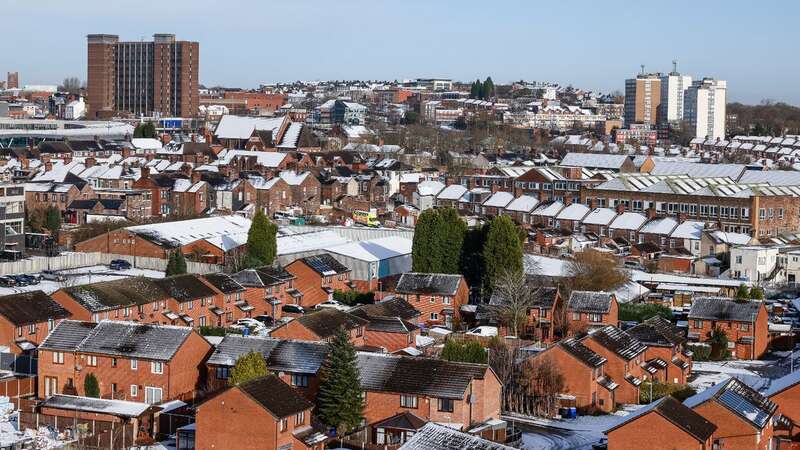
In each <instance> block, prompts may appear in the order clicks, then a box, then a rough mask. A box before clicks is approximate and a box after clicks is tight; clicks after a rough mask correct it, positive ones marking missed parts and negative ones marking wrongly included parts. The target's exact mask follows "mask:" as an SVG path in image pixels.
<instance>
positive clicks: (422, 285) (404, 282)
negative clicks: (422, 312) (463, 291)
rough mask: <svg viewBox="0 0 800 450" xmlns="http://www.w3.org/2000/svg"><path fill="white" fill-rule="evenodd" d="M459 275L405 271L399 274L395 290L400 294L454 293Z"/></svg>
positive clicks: (459, 280) (456, 289)
mask: <svg viewBox="0 0 800 450" xmlns="http://www.w3.org/2000/svg"><path fill="white" fill-rule="evenodd" d="M461 280H462V276H461V275H452V274H446V273H416V272H406V273H404V274H403V275H401V276H400V281H398V282H397V287H396V288H395V292H398V293H401V294H438V295H455V294H456V291H458V286H459V283H460V282H461Z"/></svg>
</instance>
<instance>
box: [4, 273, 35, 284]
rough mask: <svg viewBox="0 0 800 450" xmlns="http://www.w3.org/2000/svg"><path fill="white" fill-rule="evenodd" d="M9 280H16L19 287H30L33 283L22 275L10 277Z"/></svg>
mask: <svg viewBox="0 0 800 450" xmlns="http://www.w3.org/2000/svg"><path fill="white" fill-rule="evenodd" d="M9 278H11V279H12V280H14V282H15V283H16V285H17V286H30V285H31V282H30V280H29V279H27V278H26V277H24V276H22V275H9Z"/></svg>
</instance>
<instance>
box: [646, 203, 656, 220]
mask: <svg viewBox="0 0 800 450" xmlns="http://www.w3.org/2000/svg"><path fill="white" fill-rule="evenodd" d="M657 215H658V212H657V211H656V207H655V206H651V207H649V208H647V220H653V219H655V218H656V216H657Z"/></svg>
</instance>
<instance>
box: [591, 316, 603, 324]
mask: <svg viewBox="0 0 800 450" xmlns="http://www.w3.org/2000/svg"><path fill="white" fill-rule="evenodd" d="M601 320H603V316H602V314H589V322H600V321H601Z"/></svg>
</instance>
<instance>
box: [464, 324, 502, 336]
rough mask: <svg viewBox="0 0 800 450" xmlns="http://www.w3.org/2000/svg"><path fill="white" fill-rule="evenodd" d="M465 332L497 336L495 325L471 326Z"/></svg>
mask: <svg viewBox="0 0 800 450" xmlns="http://www.w3.org/2000/svg"><path fill="white" fill-rule="evenodd" d="M466 334H469V335H470V336H482V337H493V336H497V327H489V326H486V325H482V326H480V327H478V328H473V329H471V330H469V331H467V332H466Z"/></svg>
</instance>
